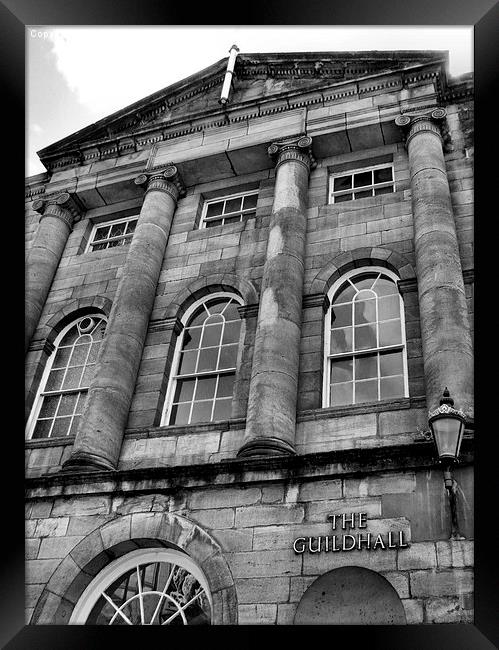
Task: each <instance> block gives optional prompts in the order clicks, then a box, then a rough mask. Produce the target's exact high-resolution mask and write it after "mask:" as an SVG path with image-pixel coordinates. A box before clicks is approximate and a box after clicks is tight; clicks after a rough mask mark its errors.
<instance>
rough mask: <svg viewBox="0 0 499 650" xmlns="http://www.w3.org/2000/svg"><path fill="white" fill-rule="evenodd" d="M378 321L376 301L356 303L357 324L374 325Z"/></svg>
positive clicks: (358, 301) (359, 301)
mask: <svg viewBox="0 0 499 650" xmlns="http://www.w3.org/2000/svg"><path fill="white" fill-rule="evenodd" d="M371 295H372V294H371ZM375 320H376V299H374V300H356V301H355V324H356V325H359V324H360V323H373V322H374V321H375Z"/></svg>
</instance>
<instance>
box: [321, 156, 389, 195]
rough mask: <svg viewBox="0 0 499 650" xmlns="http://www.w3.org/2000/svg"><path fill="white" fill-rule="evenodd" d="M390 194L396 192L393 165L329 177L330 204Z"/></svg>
mask: <svg viewBox="0 0 499 650" xmlns="http://www.w3.org/2000/svg"><path fill="white" fill-rule="evenodd" d="M390 192H395V182H394V180H393V165H391V164H388V165H387V164H384V165H375V166H373V167H368V168H364V169H354V170H352V171H348V172H346V173H345V172H341V173H338V174H331V176H330V177H329V203H341V202H342V201H354V200H356V199H363V198H365V197H366V196H378V195H379V194H389V193H390Z"/></svg>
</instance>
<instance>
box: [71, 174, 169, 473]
mask: <svg viewBox="0 0 499 650" xmlns="http://www.w3.org/2000/svg"><path fill="white" fill-rule="evenodd" d="M135 182H136V183H137V184H139V185H146V186H147V189H146V194H145V197H144V202H143V205H142V209H141V211H140V215H139V219H138V222H137V226H136V229H135V232H134V236H133V239H132V241H131V244H130V248H129V250H128V254H127V257H126V261H125V264H124V266H123V273H122V276H121V280H120V283H119V285H118V289H117V291H116V296H115V298H114V301H113V306H112V309H111V313H110V315H109V322H108V325H107V328H106V335H105V337H104V340H103V343H102V347H101V350H100V354H99V357H98V359H97V367H96V371H95V376H94V378H93V380H92V382H91V384H90V388H89V391H88V396H87V401H86V403H85V407H84V410H83V413H82V418H81V422H80V426H79V428H78V431H77V434H76V438H75V443H74V447H73V452H72V454H71V456H70V458H69V459H68V461H67V462H66V464H65V469H68V468H72V467H75V466H76V467H78V468H82V469H93V468H102V467H104V468H107V469H113V468H115V467H116V466H117V464H118V459H119V456H120V452H121V444H122V440H123V434H124V429H125V425H126V421H127V418H128V412H129V409H130V404H131V400H132V396H133V392H134V389H135V382H136V379H137V373H138V370H139V365H140V360H141V357H142V350H143V347H144V342H145V338H146V334H147V328H148V324H149V319H150V315H151V312H152V309H153V305H154V299H155V295H156V289H157V284H158V280H159V275H160V272H161V267H162V263H163V257H164V254H165V249H166V244H167V240H168V235H169V232H170V226H171V223H172V219H173V214H174V212H175V208H176V205H177V199H178V197H179V192H180V191H181V186H180V179H179V177H178V173H177V169H176V168H175V167H174V166H173V165H171V166H170V167H168V168H167V169H166V170H162V171H161V172H155V173H152V174H149V175H147V176H146V175H145V174H142V175H141V176H139V177H138V178H136V179H135Z"/></svg>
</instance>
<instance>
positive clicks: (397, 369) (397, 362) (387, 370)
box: [379, 352, 403, 377]
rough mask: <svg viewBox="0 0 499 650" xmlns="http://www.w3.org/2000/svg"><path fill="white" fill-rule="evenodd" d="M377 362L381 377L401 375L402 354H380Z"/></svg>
mask: <svg viewBox="0 0 499 650" xmlns="http://www.w3.org/2000/svg"><path fill="white" fill-rule="evenodd" d="M379 361H380V374H381V376H382V377H387V376H389V375H400V374H402V372H403V365H402V352H383V353H382V354H380V358H379Z"/></svg>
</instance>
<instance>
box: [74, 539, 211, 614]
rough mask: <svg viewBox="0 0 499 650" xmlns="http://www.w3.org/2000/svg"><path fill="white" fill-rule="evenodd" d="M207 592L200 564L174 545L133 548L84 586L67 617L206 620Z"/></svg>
mask: <svg viewBox="0 0 499 650" xmlns="http://www.w3.org/2000/svg"><path fill="white" fill-rule="evenodd" d="M210 621H211V596H210V592H209V589H208V583H207V581H206V578H205V576H204V574H203V573H202V572H201V570H200V569H199V567H198V566H197V565H196V564H195V563H194V562H193V561H192V560H191V558H189V556H187V555H186V554H184V553H182V552H180V551H175V550H173V549H164V548H151V549H140V550H137V551H132V552H131V553H128V554H127V555H125V556H123V557H121V558H118V559H117V560H114V562H112V563H111V564H109V565H108V566H107V567H106V568H105V569H104V570H103V571H102V572H101V574H99V575H98V576H97V577H96V578H95V579H94V581H93V582H91V583H90V585H89V586H88V587H87V588H86V589H85V591H84V592H83V594H82V596H81V598H80V600H79V601H78V603H77V605H76V607H75V609H74V611H73V614H72V616H71V620H70V623H79V624H85V625H209V624H210Z"/></svg>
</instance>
